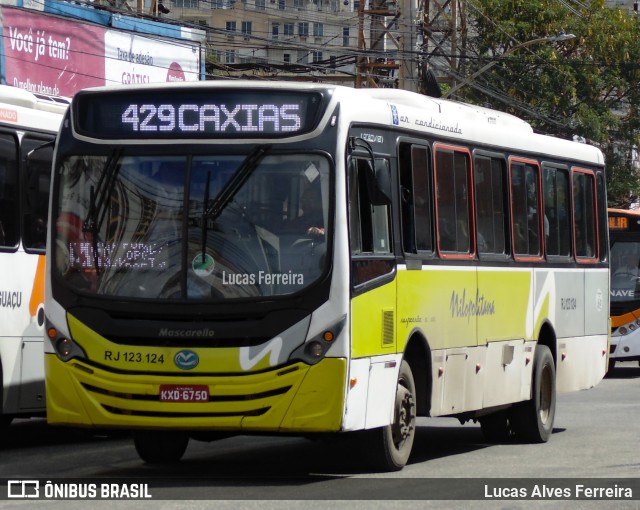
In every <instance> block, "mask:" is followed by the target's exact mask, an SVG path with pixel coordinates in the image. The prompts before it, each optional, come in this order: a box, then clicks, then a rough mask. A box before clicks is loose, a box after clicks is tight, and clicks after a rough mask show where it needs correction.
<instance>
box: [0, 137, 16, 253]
mask: <svg viewBox="0 0 640 510" xmlns="http://www.w3.org/2000/svg"><path fill="white" fill-rule="evenodd" d="M18 197H19V194H18V161H17V141H16V138H15V137H14V136H11V135H8V134H0V248H16V247H17V246H18V241H19V232H20V227H19V221H18V218H19V215H18V207H19V206H18Z"/></svg>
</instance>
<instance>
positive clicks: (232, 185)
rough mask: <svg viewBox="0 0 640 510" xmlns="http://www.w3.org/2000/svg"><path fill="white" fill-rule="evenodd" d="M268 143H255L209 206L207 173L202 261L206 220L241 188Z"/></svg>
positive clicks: (220, 210) (208, 178)
mask: <svg viewBox="0 0 640 510" xmlns="http://www.w3.org/2000/svg"><path fill="white" fill-rule="evenodd" d="M269 148H270V146H269V145H257V146H256V147H255V148H254V149H253V150H252V151H251V152H250V153H249V154H247V157H246V158H244V160H243V161H242V163H240V166H239V167H238V170H236V172H235V173H234V174H233V176H232V177H231V178H230V179H229V180H228V181H227V183H226V184H225V185H224V186H223V187H222V189H221V190H220V192H219V193H218V194H217V195H216V197H215V198H214V199H213V203H212V204H211V206H210V207H209V206H208V205H207V204H208V202H209V180H210V178H211V173H209V174H207V183H206V185H205V189H204V194H205V196H204V203H203V211H202V262H203V263H204V258H205V250H206V245H207V220H215V219H216V218H217V217H218V216H219V215H220V213H221V212H222V211H223V210H224V208H225V207H226V206H227V205H228V204H229V202H231V200H233V197H234V196H235V195H236V193H237V192H238V191H239V190H240V188H242V186H243V185H244V183H245V182H247V179H248V178H249V176H250V175H251V174H252V173H253V171H254V170H255V169H256V168H257V167H258V165H259V164H260V161H262V158H264V156H265V155H266V154H267V152H268V151H269Z"/></svg>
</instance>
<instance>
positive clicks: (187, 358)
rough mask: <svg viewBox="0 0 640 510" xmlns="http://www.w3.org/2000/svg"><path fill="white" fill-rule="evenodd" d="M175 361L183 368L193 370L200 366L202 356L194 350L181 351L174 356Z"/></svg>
mask: <svg viewBox="0 0 640 510" xmlns="http://www.w3.org/2000/svg"><path fill="white" fill-rule="evenodd" d="M173 362H174V363H175V364H176V366H177V367H178V368H180V369H182V370H191V369H193V368H195V367H197V366H198V363H200V358H199V357H198V355H197V354H196V353H195V352H193V351H180V352H178V353H177V354H176V355H175V356H174V357H173Z"/></svg>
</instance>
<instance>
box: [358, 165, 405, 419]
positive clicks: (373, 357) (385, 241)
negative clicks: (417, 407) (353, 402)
mask: <svg viewBox="0 0 640 510" xmlns="http://www.w3.org/2000/svg"><path fill="white" fill-rule="evenodd" d="M348 171H349V176H348V186H349V191H348V194H349V231H350V245H351V285H352V300H351V340H352V343H351V356H352V358H353V359H355V360H358V359H360V360H362V361H360V362H358V361H356V365H357V366H358V367H359V370H360V373H361V374H362V376H366V377H368V385H367V387H368V394H367V397H366V399H361V400H362V401H363V402H365V401H366V408H365V409H366V418H365V422H366V425H365V426H366V428H373V427H379V426H384V425H388V424H389V423H390V420H392V419H393V406H391V405H390V406H389V408H387V406H384V405H380V403H381V402H389V403H393V402H394V400H395V391H396V390H395V387H396V384H395V381H396V379H397V373H398V368H397V366H396V364H395V363H393V362H392V361H391V360H392V359H394V356H395V354H396V337H395V315H396V280H395V272H396V271H395V266H396V263H395V257H394V255H393V248H392V242H391V240H392V234H391V205H390V200H389V197H390V186H389V187H387V186H386V185H385V184H382V187H386V188H387V189H386V190H385V191H383V190H381V189H379V186H378V185H377V184H376V182H377V180H378V179H377V178H376V174H378V177H381V176H383V175H385V174H386V175H385V179H382V180H383V181H385V180H386V184H387V185H388V183H389V180H388V177H389V162H388V160H386V159H377V160H375V165H374V162H373V160H372V159H371V158H370V157H362V158H359V157H354V158H352V159H351V163H350V165H349V169H348ZM389 355H390V356H389ZM376 403H377V405H376Z"/></svg>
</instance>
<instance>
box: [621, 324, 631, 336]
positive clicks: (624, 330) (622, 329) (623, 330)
mask: <svg viewBox="0 0 640 510" xmlns="http://www.w3.org/2000/svg"><path fill="white" fill-rule="evenodd" d="M628 332H629V330H628V329H627V328H625V327H624V326H622V327H620V328H618V333H619V334H620V336H624V335H626V334H627V333H628Z"/></svg>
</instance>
